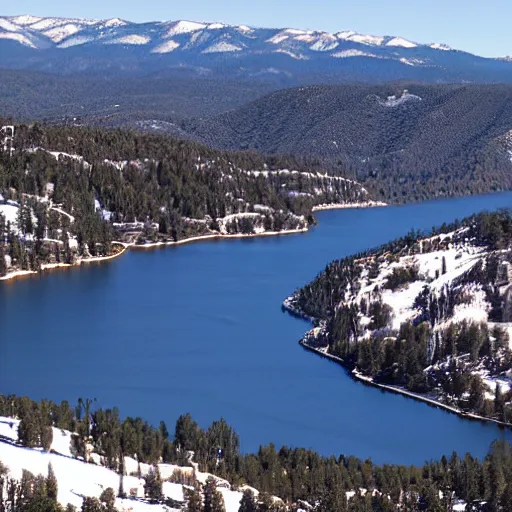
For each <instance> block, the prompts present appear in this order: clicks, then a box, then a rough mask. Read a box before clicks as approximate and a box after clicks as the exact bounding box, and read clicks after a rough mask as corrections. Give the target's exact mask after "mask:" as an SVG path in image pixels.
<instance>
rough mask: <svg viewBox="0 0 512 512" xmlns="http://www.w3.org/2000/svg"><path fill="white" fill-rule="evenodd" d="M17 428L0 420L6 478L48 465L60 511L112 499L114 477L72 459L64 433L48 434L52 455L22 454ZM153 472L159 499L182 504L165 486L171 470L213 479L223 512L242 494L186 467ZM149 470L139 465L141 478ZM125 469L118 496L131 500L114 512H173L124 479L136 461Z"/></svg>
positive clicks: (178, 492)
mask: <svg viewBox="0 0 512 512" xmlns="http://www.w3.org/2000/svg"><path fill="white" fill-rule="evenodd" d="M18 425H19V420H16V419H13V418H6V417H0V462H2V463H3V464H4V465H5V466H7V468H8V472H9V476H10V477H12V478H15V479H20V478H21V476H22V473H23V470H27V471H30V472H31V473H33V474H34V475H38V474H42V475H45V476H46V475H47V474H48V465H49V464H50V463H51V465H52V467H53V470H54V472H55V476H56V477H57V481H58V487H59V491H58V500H59V502H60V503H61V504H62V505H64V506H65V505H67V504H68V503H71V504H72V505H74V506H75V507H77V508H78V509H80V507H81V506H82V501H83V498H84V497H96V498H99V496H100V495H101V493H102V492H103V491H104V490H105V489H107V488H108V487H111V488H112V489H114V491H115V492H116V493H117V490H118V489H119V482H120V476H119V475H118V474H117V473H115V472H114V471H111V470H110V469H107V468H105V467H103V466H101V465H97V464H88V463H86V462H83V461H81V460H78V459H75V458H73V454H72V451H71V433H70V432H68V431H65V430H60V429H57V428H53V442H52V446H51V451H52V452H55V453H45V452H43V451H41V449H28V448H22V447H21V446H18V445H16V440H17V438H18ZM92 459H93V460H94V461H95V462H97V463H100V462H101V457H100V456H99V455H98V454H92ZM158 467H159V471H160V474H161V476H162V479H164V484H163V487H162V490H163V493H164V496H165V497H167V498H171V499H173V500H176V501H183V499H184V490H183V485H181V484H176V483H172V482H166V481H165V480H166V479H168V478H170V477H171V476H172V474H173V473H174V471H175V470H176V469H179V470H180V471H182V472H183V473H189V474H194V473H195V475H196V478H197V479H198V481H199V482H201V483H204V482H206V480H207V479H208V478H209V477H213V478H214V479H215V480H216V482H217V486H218V489H219V491H220V492H221V493H222V496H223V497H224V501H225V504H226V512H238V508H239V505H240V499H241V498H242V493H241V492H239V491H232V490H230V487H231V486H230V484H229V482H227V481H225V480H222V479H220V478H217V477H215V476H214V475H210V474H209V473H201V472H199V471H197V470H195V468H191V467H179V466H175V465H172V464H159V465H158ZM149 468H150V466H149V465H148V464H140V471H141V475H142V476H144V475H146V474H147V473H148V471H149ZM125 469H126V473H127V475H125V476H124V478H123V486H124V490H125V492H126V493H127V494H128V495H134V496H136V498H133V499H120V498H117V499H116V508H117V509H118V510H119V511H121V512H123V511H133V512H171V511H172V510H174V509H170V508H169V507H166V506H163V505H153V504H150V503H148V502H146V501H145V500H144V479H143V478H138V477H136V476H129V475H130V474H133V473H137V471H138V469H139V464H138V463H137V461H136V460H134V459H132V458H130V457H126V459H125Z"/></svg>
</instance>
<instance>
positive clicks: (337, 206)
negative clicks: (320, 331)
mask: <svg viewBox="0 0 512 512" xmlns="http://www.w3.org/2000/svg"><path fill="white" fill-rule="evenodd" d="M383 206H388V205H387V204H386V203H383V202H380V201H367V202H366V203H346V204H342V203H334V204H320V205H317V206H314V207H313V208H312V210H311V212H312V213H313V212H317V211H325V210H342V209H343V210H344V209H356V208H376V207H383ZM309 229H310V226H308V227H305V228H301V229H288V230H282V231H266V232H262V233H248V234H245V233H237V234H233V235H229V234H222V233H212V234H209V235H199V236H193V237H190V238H185V239H183V240H178V241H177V242H173V241H168V242H152V243H149V244H136V243H131V244H129V243H125V242H119V241H114V242H112V244H117V245H122V246H123V250H122V251H120V252H119V253H117V254H112V255H110V256H98V257H92V258H86V259H81V260H78V261H77V262H76V263H71V264H69V263H46V264H42V265H41V269H40V270H15V271H13V272H10V273H8V274H6V275H5V276H3V277H0V283H1V282H7V281H11V280H16V279H17V278H20V277H27V276H31V275H37V274H40V273H42V272H45V271H47V270H53V269H56V268H72V267H79V266H81V265H82V264H87V263H97V262H102V261H108V260H112V259H115V258H117V257H119V256H121V255H122V254H124V253H125V252H126V250H128V249H136V250H139V249H155V248H158V247H172V246H178V245H185V244H189V243H194V242H201V241H204V240H229V239H233V238H259V237H265V236H281V235H295V234H300V233H307V232H308V231H309Z"/></svg>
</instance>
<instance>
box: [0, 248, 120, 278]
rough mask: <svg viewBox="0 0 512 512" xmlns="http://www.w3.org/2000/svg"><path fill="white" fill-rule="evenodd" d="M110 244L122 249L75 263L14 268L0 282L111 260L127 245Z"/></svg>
mask: <svg viewBox="0 0 512 512" xmlns="http://www.w3.org/2000/svg"><path fill="white" fill-rule="evenodd" d="M112 244H116V245H122V246H123V249H122V250H121V251H119V252H118V253H117V254H111V255H110V256H94V257H92V258H84V259H80V260H78V261H77V262H76V263H43V264H42V265H41V269H40V270H15V271H14V272H10V273H9V274H7V275H5V276H3V277H0V282H7V281H11V280H16V279H17V278H19V277H27V276H32V275H37V274H42V273H43V272H46V271H48V270H55V269H58V268H73V267H80V266H82V265H85V264H88V263H99V262H102V261H108V260H113V259H115V258H118V257H119V256H121V255H122V254H124V253H125V252H126V251H127V249H128V247H129V245H128V244H125V243H123V242H112Z"/></svg>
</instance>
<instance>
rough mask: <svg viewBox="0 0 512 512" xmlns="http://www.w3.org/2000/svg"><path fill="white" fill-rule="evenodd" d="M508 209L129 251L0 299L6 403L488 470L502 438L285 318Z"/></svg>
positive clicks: (431, 212) (488, 199)
mask: <svg viewBox="0 0 512 512" xmlns="http://www.w3.org/2000/svg"><path fill="white" fill-rule="evenodd" d="M508 206H512V193H503V194H496V195H490V196H480V197H471V198H463V199H454V200H443V201H435V202H429V203H423V204H417V205H409V206H401V207H389V208H379V209H367V210H339V211H328V212H321V213H319V214H318V215H317V217H318V220H319V225H318V226H317V227H315V228H314V229H312V230H311V231H310V232H309V233H307V234H299V235H289V236H281V237H264V238H255V239H246V240H226V241H215V242H201V243H194V244H190V245H184V246H181V247H176V248H164V249H158V250H152V251H136V250H132V251H129V252H127V253H126V254H125V255H123V256H122V257H121V258H119V259H117V260H114V261H112V262H108V263H104V264H97V265H90V266H84V267H83V268H79V269H71V270H59V271H53V272H51V273H46V274H44V276H42V277H39V276H35V277H31V278H27V279H22V280H18V281H15V282H8V283H3V284H0V393H3V394H9V393H15V394H18V395H28V396H30V397H31V398H33V399H41V398H44V397H46V398H50V399H52V400H55V401H60V400H62V399H67V400H69V401H72V402H73V403H74V402H75V401H76V399H77V397H79V396H81V397H96V398H97V399H98V403H99V404H100V405H101V406H104V407H109V406H114V405H117V406H118V407H119V408H120V410H121V414H122V415H132V416H141V417H143V418H145V419H148V420H149V421H151V422H153V423H155V424H156V423H157V422H158V421H160V420H161V419H163V420H165V421H166V422H167V424H168V426H169V430H173V428H174V422H175V420H176V419H177V417H178V416H179V415H180V414H182V413H184V412H190V413H192V415H193V417H194V418H195V419H196V420H197V421H199V423H200V424H201V425H203V426H207V425H208V424H209V423H210V422H211V421H212V420H214V419H218V418H219V417H221V416H222V417H224V418H226V420H227V421H228V422H229V423H230V424H232V425H233V426H234V428H235V429H236V430H237V432H238V433H239V434H240V437H241V444H242V449H243V450H244V451H254V450H257V448H258V446H259V445H260V444H266V443H269V442H273V443H274V444H276V445H278V446H281V445H283V444H286V445H289V446H303V447H306V448H313V449H315V450H318V451H319V452H321V453H323V454H326V455H329V454H340V453H345V454H352V455H356V456H358V457H362V458H366V457H371V458H372V459H373V460H374V461H375V462H377V463H382V462H393V463H404V464H413V463H414V464H416V463H418V464H421V463H423V462H424V461H425V460H427V459H432V458H438V457H440V456H441V455H443V454H446V455H449V454H451V452H452V451H453V450H456V451H458V452H460V453H462V454H463V453H465V452H468V451H469V452H471V453H473V454H474V455H478V456H482V455H484V454H485V453H486V451H487V449H488V447H489V445H490V443H491V442H492V441H493V440H494V439H496V438H503V437H504V436H505V433H504V431H503V430H500V429H499V428H498V427H496V426H493V425H489V424H483V423H479V422H472V421H468V420H463V419H460V418H459V417H457V416H455V415H452V414H449V413H447V412H444V411H441V410H439V409H435V408H432V407H429V406H427V405H425V404H423V403H419V402H415V401H413V400H411V399H407V398H404V397H401V396H398V395H393V394H388V393H384V392H382V391H380V390H377V389H374V388H371V387H367V386H364V385H363V384H360V383H357V382H354V381H353V380H351V379H350V378H349V377H348V376H347V375H346V374H345V372H344V370H343V369H342V368H341V367H339V366H337V365H336V364H334V363H331V362H329V361H327V360H325V359H321V358H319V357H316V356H315V355H313V354H311V353H309V352H306V351H305V350H304V349H302V348H301V347H300V346H299V345H298V344H297V341H298V340H299V338H300V337H301V336H302V334H303V333H304V332H305V331H306V330H307V329H308V328H309V326H308V324H307V323H306V322H304V321H301V320H297V319H294V318H292V317H290V316H289V315H287V314H285V313H283V312H282V311H281V302H282V300H283V299H284V298H285V297H286V296H287V295H289V294H290V293H291V292H293V291H294V289H295V288H297V287H299V286H301V285H303V284H305V283H307V282H308V281H310V280H311V279H312V278H314V277H315V275H316V274H317V273H318V272H320V271H321V270H322V269H323V268H324V267H325V265H326V263H328V262H329V261H331V260H332V259H334V258H339V257H342V256H345V255H348V254H351V253H354V252H357V251H360V250H362V249H365V248H369V247H372V246H375V245H379V244H381V243H384V242H387V241H389V240H391V239H392V238H395V237H397V236H401V235H403V234H405V233H406V232H408V231H409V230H410V229H411V228H415V229H418V228H421V229H428V228H431V227H432V226H433V225H437V224H440V223H442V222H444V221H446V222H448V221H452V220H454V219H455V218H462V217H464V216H467V215H469V214H472V213H474V212H477V211H481V210H484V209H496V208H500V207H508ZM506 435H507V436H509V434H506Z"/></svg>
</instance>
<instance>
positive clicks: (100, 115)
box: [0, 67, 512, 132]
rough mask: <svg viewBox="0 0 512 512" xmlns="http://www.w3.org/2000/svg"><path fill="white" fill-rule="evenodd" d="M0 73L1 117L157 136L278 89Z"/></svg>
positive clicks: (173, 77)
mask: <svg viewBox="0 0 512 512" xmlns="http://www.w3.org/2000/svg"><path fill="white" fill-rule="evenodd" d="M511 68H512V67H511ZM0 74H1V76H2V80H1V81H0V115H4V116H8V115H10V116H13V117H14V118H15V119H18V120H26V121H35V120H44V121H48V122H55V123H66V122H67V123H73V122H78V123H82V124H96V125H99V126H115V127H123V126H133V127H136V126H139V123H140V126H145V127H146V128H147V129H152V130H153V131H157V132H158V131H159V130H166V132H169V131H174V130H177V129H178V128H177V127H176V126H175V125H174V124H172V123H173V122H175V121H178V120H182V119H185V118H189V117H196V116H213V115H216V114H220V113H221V112H225V111H227V110H230V109H234V108H236V107H239V106H242V105H244V104H246V103H247V102H249V101H253V100H255V99H257V98H259V97H261V96H263V95H264V94H267V93H268V92H270V91H273V90H276V89H277V88H279V84H275V83H272V82H269V81H266V80H263V79H262V80H258V81H250V80H229V79H222V78H217V79H212V78H209V77H208V76H200V77H194V78H192V77H191V76H190V74H189V73H188V72H187V71H186V70H182V71H181V72H176V73H174V74H166V73H165V72H162V73H160V74H159V75H158V76H146V77H131V78H130V79H129V80H119V78H118V77H117V76H114V77H112V76H109V75H107V76H89V75H85V76H84V75H71V76H60V75H55V74H51V73H44V72H35V71H28V70H12V69H1V70H0ZM159 123H161V124H159Z"/></svg>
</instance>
